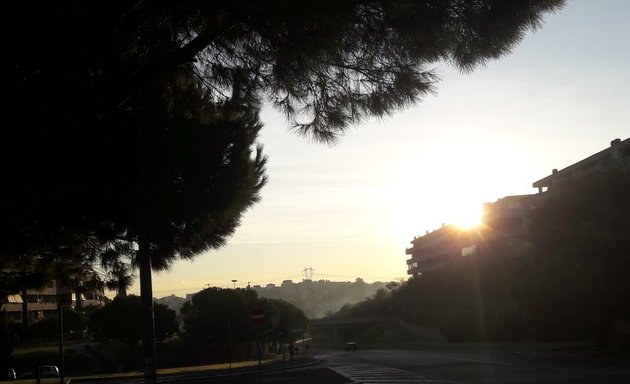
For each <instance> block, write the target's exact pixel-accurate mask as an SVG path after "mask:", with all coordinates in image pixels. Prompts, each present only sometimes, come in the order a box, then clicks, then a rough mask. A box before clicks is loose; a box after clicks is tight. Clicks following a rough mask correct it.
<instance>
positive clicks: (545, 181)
mask: <svg viewBox="0 0 630 384" xmlns="http://www.w3.org/2000/svg"><path fill="white" fill-rule="evenodd" d="M626 146H627V147H628V148H630V138H627V139H625V140H621V139H615V140H613V141H612V142H611V143H610V146H609V147H607V148H604V149H602V150H601V151H599V152H597V153H595V154H593V155H591V156H589V157H587V158H585V159H582V160H580V161H578V162H577V163H573V164H571V165H569V166H568V167H566V168H563V169H561V170H559V171H558V170H554V171H555V172H553V173H552V174H551V175H549V176H546V177H543V178H542V179H540V180H538V181H535V182H534V183H532V187H534V188H541V187H548V186H549V185H550V184H551V182H552V180H553V178H554V177H555V176H557V175H559V174H562V173H566V172H570V171H573V170H575V169H578V168H580V167H582V166H584V165H586V164H590V163H593V162H595V161H597V160H599V159H601V158H603V157H605V156H606V155H608V153H609V152H611V151H612V149H613V147H618V148H624V147H626Z"/></svg>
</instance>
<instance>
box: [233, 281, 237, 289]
mask: <svg viewBox="0 0 630 384" xmlns="http://www.w3.org/2000/svg"><path fill="white" fill-rule="evenodd" d="M237 281H238V280H236V279H234V280H232V283H234V289H236V282H237Z"/></svg>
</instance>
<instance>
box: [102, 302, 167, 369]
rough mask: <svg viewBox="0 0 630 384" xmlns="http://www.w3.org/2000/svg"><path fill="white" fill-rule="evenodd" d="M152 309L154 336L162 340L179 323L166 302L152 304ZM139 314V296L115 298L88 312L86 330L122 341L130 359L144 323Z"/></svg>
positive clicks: (108, 338)
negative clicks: (88, 326)
mask: <svg viewBox="0 0 630 384" xmlns="http://www.w3.org/2000/svg"><path fill="white" fill-rule="evenodd" d="M154 309H155V329H156V333H155V336H156V339H157V340H160V341H163V340H164V339H166V338H167V337H170V336H172V335H174V334H175V333H176V332H177V330H178V328H179V324H178V322H177V320H176V314H175V311H173V310H172V309H170V308H168V307H167V306H166V305H163V304H158V303H156V304H155V306H154ZM141 313H142V306H141V302H140V297H138V296H134V295H129V296H119V297H116V298H115V299H114V300H113V301H111V302H110V303H107V304H106V305H105V306H103V307H101V308H98V309H96V310H95V311H93V312H91V313H90V332H91V333H92V335H93V337H94V338H95V339H96V340H102V341H107V340H118V341H120V342H122V343H124V344H125V345H126V346H127V348H128V352H129V361H130V362H131V360H132V358H133V354H134V350H135V347H136V345H137V344H138V342H139V341H140V340H142V335H143V328H144V322H143V319H142V316H141Z"/></svg>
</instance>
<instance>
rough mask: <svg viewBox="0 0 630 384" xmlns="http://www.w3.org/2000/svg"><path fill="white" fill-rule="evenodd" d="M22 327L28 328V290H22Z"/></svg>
mask: <svg viewBox="0 0 630 384" xmlns="http://www.w3.org/2000/svg"><path fill="white" fill-rule="evenodd" d="M21 294H22V325H24V326H25V327H27V326H28V294H27V290H26V288H22V292H21Z"/></svg>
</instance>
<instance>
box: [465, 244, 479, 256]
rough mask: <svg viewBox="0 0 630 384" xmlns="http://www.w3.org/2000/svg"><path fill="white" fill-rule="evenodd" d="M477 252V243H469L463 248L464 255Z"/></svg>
mask: <svg viewBox="0 0 630 384" xmlns="http://www.w3.org/2000/svg"><path fill="white" fill-rule="evenodd" d="M475 252H477V245H476V244H473V245H469V246H467V247H464V248H462V256H470V255H474V254H475Z"/></svg>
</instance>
